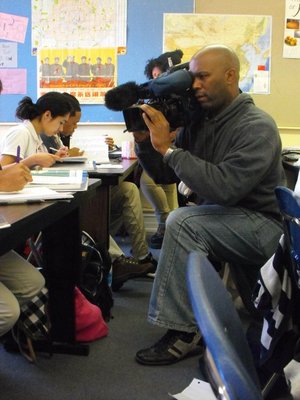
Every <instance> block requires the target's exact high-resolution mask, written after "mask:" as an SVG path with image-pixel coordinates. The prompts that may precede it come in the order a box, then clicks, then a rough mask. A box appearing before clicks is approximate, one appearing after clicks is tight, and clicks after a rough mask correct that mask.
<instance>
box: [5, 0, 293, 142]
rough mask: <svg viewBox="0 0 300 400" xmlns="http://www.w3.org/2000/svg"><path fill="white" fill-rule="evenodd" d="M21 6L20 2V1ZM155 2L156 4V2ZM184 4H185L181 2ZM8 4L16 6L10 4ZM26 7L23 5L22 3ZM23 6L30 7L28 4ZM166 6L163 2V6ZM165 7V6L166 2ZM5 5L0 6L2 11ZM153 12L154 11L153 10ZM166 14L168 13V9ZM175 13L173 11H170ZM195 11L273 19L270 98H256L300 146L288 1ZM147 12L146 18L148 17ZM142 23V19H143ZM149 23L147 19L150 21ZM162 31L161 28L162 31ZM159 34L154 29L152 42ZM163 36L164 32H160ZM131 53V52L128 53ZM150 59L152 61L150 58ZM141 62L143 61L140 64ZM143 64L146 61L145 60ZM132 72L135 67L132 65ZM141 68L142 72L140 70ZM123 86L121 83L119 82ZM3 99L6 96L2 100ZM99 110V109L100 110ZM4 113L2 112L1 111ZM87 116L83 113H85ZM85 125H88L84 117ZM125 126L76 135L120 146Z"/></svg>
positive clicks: (201, 3) (242, 0)
mask: <svg viewBox="0 0 300 400" xmlns="http://www.w3.org/2000/svg"><path fill="white" fill-rule="evenodd" d="M17 1H18V2H21V0H17ZM128 1H129V4H132V5H134V4H136V3H140V5H141V6H146V5H147V4H148V6H147V7H148V8H147V10H148V12H149V15H150V13H151V15H152V11H149V10H150V9H149V3H151V4H152V2H148V1H146V0H128ZM155 1H156V0H155ZM180 1H181V2H185V0H180ZM7 2H9V3H10V2H11V3H13V1H11V0H7ZM22 3H23V1H22ZM24 3H27V4H28V3H29V1H28V0H26V1H25V2H24ZM161 3H163V2H161ZM164 3H165V2H164ZM2 4H3V1H1V2H0V11H1V6H2ZM153 10H154V8H153ZM165 10H167V9H165ZM170 11H172V10H170ZM195 11H196V12H198V13H209V14H211V13H220V14H250V15H253V14H261V15H271V16H272V18H273V32H272V62H271V94H270V95H254V96H253V97H254V100H255V102H256V104H257V105H258V106H259V107H261V108H262V109H264V110H265V111H267V112H269V113H270V114H271V115H272V116H273V117H274V119H275V121H276V122H277V124H278V127H279V130H280V133H281V137H282V142H283V146H284V147H286V146H300V113H299V111H298V108H299V103H300V101H299V87H300V82H299V80H300V74H299V71H300V60H299V59H284V58H282V40H283V30H284V15H285V0H264V1H261V0H251V1H246V0H230V2H229V1H224V0H196V2H195ZM148 12H147V15H148ZM140 19H141V18H140ZM140 19H138V20H136V21H137V24H135V21H134V20H132V25H131V26H129V29H128V32H129V35H130V37H131V39H132V38H134V37H135V39H136V40H137V41H138V42H139V46H140V47H142V44H143V40H141V38H139V35H138V33H139V32H141V33H143V35H144V34H145V32H144V31H143V28H142V26H141V23H140ZM147 19H148V18H147ZM149 19H150V20H151V21H154V20H155V21H156V19H155V18H149ZM160 29H161V28H160ZM155 31H156V30H155V29H154V28H152V30H151V32H150V33H151V35H148V36H149V37H151V38H152V36H153V35H152V34H154V32H155ZM160 35H161V31H160ZM160 37H161V36H159V39H157V37H156V36H155V38H156V39H155V43H153V46H151V47H148V48H147V54H149V55H150V56H152V55H153V54H154V55H156V54H158V53H159V52H160V51H161V45H162V41H161V42H160ZM128 50H129V51H131V50H130V49H128ZM131 54H132V55H133V56H134V57H135V58H137V59H138V60H139V49H138V46H137V45H136V46H135V50H134V52H133V53H131ZM150 56H149V57H150ZM139 62H140V61H139ZM143 63H144V59H143ZM129 67H130V68H129V69H130V70H132V69H131V67H132V64H129ZM120 68H122V69H123V68H127V64H126V63H125V64H122V65H120ZM140 68H142V67H141V66H140ZM119 83H121V82H119ZM3 97H4V96H3ZM99 107H100V106H99ZM2 112H3V111H2ZM83 114H84V113H83ZM83 121H86V119H85V117H83ZM7 128H8V126H7V124H6V123H4V124H0V135H1V134H3V133H4V132H6V130H7ZM123 130H124V125H123V123H122V122H120V123H103V124H98V123H95V124H91V125H90V124H88V123H86V124H80V125H79V127H78V130H77V132H76V135H79V136H80V135H97V134H99V133H101V134H109V135H111V136H113V137H114V138H115V140H116V142H117V143H121V141H122V140H124V139H125V140H127V138H128V137H131V136H130V134H128V133H123Z"/></svg>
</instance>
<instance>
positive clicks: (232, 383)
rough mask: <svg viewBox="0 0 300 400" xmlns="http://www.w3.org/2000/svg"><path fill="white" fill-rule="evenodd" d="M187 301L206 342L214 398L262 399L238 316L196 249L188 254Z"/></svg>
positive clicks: (220, 280)
mask: <svg viewBox="0 0 300 400" xmlns="http://www.w3.org/2000/svg"><path fill="white" fill-rule="evenodd" d="M187 284H188V290H189V295H190V299H191V304H192V307H193V310H194V314H195V318H196V321H197V324H198V326H199V329H200V331H201V333H202V335H203V340H204V343H205V346H206V349H205V353H204V360H203V361H204V362H203V365H204V370H205V375H206V377H207V378H208V380H209V382H210V384H211V387H212V389H213V391H214V393H215V395H216V396H217V398H218V399H227V400H242V399H247V400H259V399H263V397H262V393H261V389H260V383H259V379H258V376H257V373H256V370H255V366H254V362H253V358H252V355H251V352H250V349H249V345H248V342H247V340H246V337H245V334H244V330H243V327H242V323H241V320H240V318H239V316H238V314H237V311H236V309H235V307H234V304H233V302H232V300H231V297H230V294H229V293H228V291H227V290H226V288H225V286H224V283H223V282H222V279H221V278H220V275H219V274H218V272H217V271H216V270H215V268H214V267H213V266H212V264H211V263H210V262H209V260H208V259H207V258H206V257H205V256H203V255H201V254H200V253H197V252H193V253H191V254H190V255H189V258H188V268H187Z"/></svg>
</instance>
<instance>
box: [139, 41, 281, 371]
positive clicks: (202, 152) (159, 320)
mask: <svg viewBox="0 0 300 400" xmlns="http://www.w3.org/2000/svg"><path fill="white" fill-rule="evenodd" d="M189 69H190V72H191V73H192V75H193V77H194V81H193V84H192V88H193V93H194V96H195V100H197V102H196V104H195V106H194V107H195V108H194V112H193V113H192V112H191V110H189V123H188V124H187V126H186V127H185V128H183V129H182V130H181V131H180V133H179V134H177V136H176V142H175V144H176V146H173V145H172V138H171V135H170V128H169V123H168V121H167V120H166V118H165V117H164V115H163V114H162V113H161V112H160V111H158V110H155V109H154V108H152V107H151V106H149V105H146V104H144V105H141V108H142V109H143V111H144V113H143V118H144V121H145V123H146V125H147V126H148V128H149V132H136V133H134V136H135V141H136V153H137V156H138V157H139V159H140V161H141V163H142V166H143V167H144V168H145V169H146V170H147V172H148V173H149V174H150V175H151V176H152V178H154V179H155V181H157V182H160V181H163V182H175V181H177V182H178V181H182V182H184V184H185V185H186V186H187V187H188V188H190V190H191V192H193V193H194V197H195V199H194V200H195V203H196V204H195V205H193V206H188V207H181V208H178V209H176V210H174V211H173V212H172V213H171V214H170V215H169V217H168V220H167V226H166V233H165V237H164V241H163V246H162V250H161V254H160V258H159V263H158V268H157V272H156V276H155V280H154V285H153V288H152V294H151V299H150V304H149V312H148V320H149V322H151V323H153V324H155V325H158V326H160V327H163V328H166V329H167V333H166V334H165V335H164V336H163V338H162V339H161V340H159V341H158V342H157V343H155V344H154V345H152V346H151V347H149V348H146V349H143V350H140V351H138V352H137V354H136V360H137V361H138V362H139V363H141V364H147V365H166V364H172V363H175V362H177V361H179V360H181V359H183V358H184V357H186V356H189V355H193V354H197V353H198V354H199V352H201V350H202V346H201V333H200V332H199V330H198V328H197V323H196V321H195V317H194V315H193V311H192V308H191V305H190V301H189V296H188V292H187V291H188V289H187V283H186V266H187V258H188V255H189V254H190V252H191V251H198V252H201V253H202V254H204V255H205V256H207V257H209V259H210V261H211V262H213V263H218V262H223V261H226V262H229V263H230V264H233V265H235V266H236V267H237V268H239V270H240V272H241V274H243V276H244V277H245V279H249V280H250V277H251V278H254V279H255V280H256V278H257V273H258V270H259V268H260V267H261V266H262V265H263V264H264V263H265V261H266V260H267V259H268V258H269V257H270V256H271V255H272V254H273V253H274V251H275V249H276V247H277V243H278V240H279V237H280V236H281V234H282V223H281V218H280V214H279V210H278V206H277V201H276V198H275V193H274V188H275V187H276V186H277V185H279V184H281V183H282V181H283V179H284V173H283V168H282V163H281V141H280V136H279V133H278V129H277V126H276V124H275V122H274V120H273V119H272V118H271V117H270V116H269V115H268V114H267V113H265V112H264V111H262V110H260V109H259V108H257V107H256V106H255V105H254V102H253V100H252V98H251V97H250V96H249V95H248V94H246V93H240V91H239V74H240V64H239V59H238V57H237V55H236V54H235V53H234V52H233V51H232V49H230V48H228V47H226V46H223V45H210V46H206V47H204V48H203V49H201V50H199V51H198V52H197V53H196V54H195V55H194V56H193V57H192V58H191V61H190V64H189ZM200 268H201V266H200ZM249 284H251V285H252V281H251V282H249Z"/></svg>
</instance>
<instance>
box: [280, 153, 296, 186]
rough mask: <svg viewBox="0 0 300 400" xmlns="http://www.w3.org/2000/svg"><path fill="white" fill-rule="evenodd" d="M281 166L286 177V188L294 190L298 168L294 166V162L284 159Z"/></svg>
mask: <svg viewBox="0 0 300 400" xmlns="http://www.w3.org/2000/svg"><path fill="white" fill-rule="evenodd" d="M282 165H283V168H284V172H285V176H286V184H287V187H288V188H289V189H291V190H294V188H295V185H296V182H297V178H298V172H299V167H298V166H295V165H294V162H292V161H287V160H284V159H283V160H282Z"/></svg>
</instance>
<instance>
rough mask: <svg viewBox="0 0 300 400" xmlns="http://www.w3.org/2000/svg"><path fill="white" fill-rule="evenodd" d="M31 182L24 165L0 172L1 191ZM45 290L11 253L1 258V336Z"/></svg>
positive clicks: (33, 271)
mask: <svg viewBox="0 0 300 400" xmlns="http://www.w3.org/2000/svg"><path fill="white" fill-rule="evenodd" d="M31 180H32V178H31V174H30V170H29V169H28V168H27V167H26V166H25V165H23V164H21V163H20V164H13V165H8V166H6V167H4V168H3V169H1V170H0V191H2V192H11V191H14V190H21V189H23V187H24V185H26V183H27V182H30V181H31ZM44 286H45V280H44V277H43V275H42V274H41V273H40V272H39V271H38V270H37V269H36V268H35V267H34V266H33V265H31V264H30V263H29V262H28V261H26V260H25V259H24V258H22V257H21V256H19V255H18V254H17V253H16V252H14V251H13V250H11V251H9V252H8V253H6V254H4V255H2V256H0V336H3V335H4V334H5V333H7V332H8V331H10V330H11V329H12V327H13V326H14V325H15V323H16V322H17V320H18V318H19V315H20V305H22V304H25V303H26V302H27V301H29V300H31V299H32V298H33V297H34V296H35V295H36V294H37V293H39V292H40V291H41V289H42V288H43V287H44Z"/></svg>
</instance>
